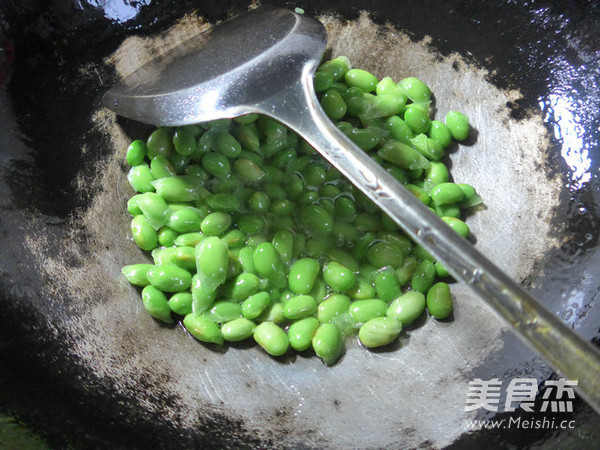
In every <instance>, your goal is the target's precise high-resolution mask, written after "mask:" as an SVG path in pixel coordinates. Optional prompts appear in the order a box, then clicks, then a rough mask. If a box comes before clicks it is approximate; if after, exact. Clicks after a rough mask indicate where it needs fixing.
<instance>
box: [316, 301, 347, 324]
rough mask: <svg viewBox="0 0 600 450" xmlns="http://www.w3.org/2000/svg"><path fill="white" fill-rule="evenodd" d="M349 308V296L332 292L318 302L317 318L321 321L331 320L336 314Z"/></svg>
mask: <svg viewBox="0 0 600 450" xmlns="http://www.w3.org/2000/svg"><path fill="white" fill-rule="evenodd" d="M349 309H350V298H349V297H348V296H347V295H344V294H332V295H330V296H328V297H327V298H326V299H325V300H323V301H322V302H321V303H319V306H318V308H317V319H318V320H319V322H321V323H326V322H332V321H334V320H335V319H336V318H337V317H338V316H340V315H343V314H347V313H348V311H349Z"/></svg>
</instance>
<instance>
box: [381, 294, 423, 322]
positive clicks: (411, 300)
mask: <svg viewBox="0 0 600 450" xmlns="http://www.w3.org/2000/svg"><path fill="white" fill-rule="evenodd" d="M423 311H425V295H423V294H422V293H421V292H418V291H408V292H406V293H404V294H402V295H400V296H399V297H398V298H396V299H395V300H394V301H392V302H391V303H390V306H389V307H388V309H387V311H386V315H387V316H388V317H393V318H394V319H396V320H398V321H400V322H402V325H410V324H411V323H413V322H414V321H415V320H417V319H418V318H419V317H420V316H421V314H423Z"/></svg>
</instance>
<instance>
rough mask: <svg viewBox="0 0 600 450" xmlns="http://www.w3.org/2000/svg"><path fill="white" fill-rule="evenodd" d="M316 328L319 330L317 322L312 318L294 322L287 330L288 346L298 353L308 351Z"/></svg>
mask: <svg viewBox="0 0 600 450" xmlns="http://www.w3.org/2000/svg"><path fill="white" fill-rule="evenodd" d="M317 328H319V321H318V320H317V319H315V318H314V317H306V318H304V319H300V320H297V321H295V322H294V323H292V324H291V325H290V327H289V328H288V338H289V340H290V346H291V347H292V348H293V349H294V350H297V351H299V352H303V351H304V350H307V349H309V348H310V347H311V345H312V338H313V336H314V335H315V332H316V331H317Z"/></svg>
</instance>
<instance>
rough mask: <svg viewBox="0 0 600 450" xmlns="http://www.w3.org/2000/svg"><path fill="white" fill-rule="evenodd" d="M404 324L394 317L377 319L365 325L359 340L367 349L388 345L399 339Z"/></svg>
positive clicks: (362, 327) (360, 332)
mask: <svg viewBox="0 0 600 450" xmlns="http://www.w3.org/2000/svg"><path fill="white" fill-rule="evenodd" d="M400 331H402V323H401V322H399V321H398V320H396V319H394V318H392V317H375V318H373V319H371V320H369V321H367V322H366V323H364V324H363V325H362V326H361V327H360V330H359V331H358V339H359V340H360V342H361V344H363V345H364V346H365V347H369V348H375V347H382V346H384V345H388V344H390V343H392V342H394V341H395V340H396V339H398V335H399V334H400Z"/></svg>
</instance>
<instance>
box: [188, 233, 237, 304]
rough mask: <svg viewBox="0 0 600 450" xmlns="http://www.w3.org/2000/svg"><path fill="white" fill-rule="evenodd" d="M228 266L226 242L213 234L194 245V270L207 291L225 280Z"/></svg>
mask: <svg viewBox="0 0 600 450" xmlns="http://www.w3.org/2000/svg"><path fill="white" fill-rule="evenodd" d="M228 267H229V252H228V248H227V244H225V243H224V242H223V241H222V240H221V239H219V238H218V237H215V236H209V237H207V238H205V239H203V240H202V242H200V243H199V244H198V246H197V247H196V270H197V272H198V276H199V278H200V280H201V282H202V285H203V288H204V290H205V291H207V292H212V291H214V290H215V289H216V288H217V287H219V286H220V285H222V284H223V283H224V282H225V279H226V277H227V269H228Z"/></svg>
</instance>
